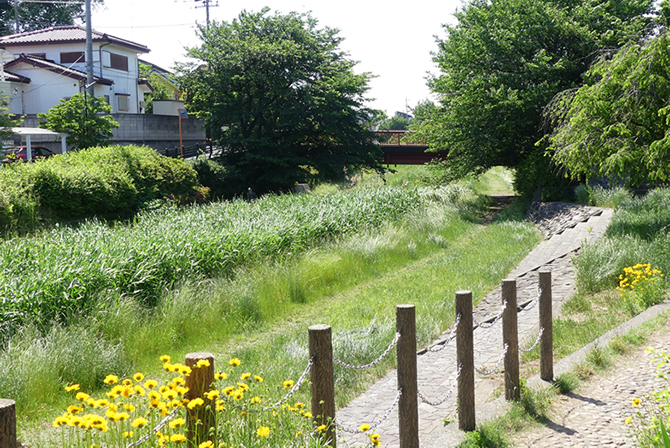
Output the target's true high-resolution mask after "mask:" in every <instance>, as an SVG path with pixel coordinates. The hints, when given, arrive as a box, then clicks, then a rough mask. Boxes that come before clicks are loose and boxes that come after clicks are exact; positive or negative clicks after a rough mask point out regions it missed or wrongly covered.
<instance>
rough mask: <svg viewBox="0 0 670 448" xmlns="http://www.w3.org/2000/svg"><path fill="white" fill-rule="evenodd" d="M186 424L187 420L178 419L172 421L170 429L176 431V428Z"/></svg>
mask: <svg viewBox="0 0 670 448" xmlns="http://www.w3.org/2000/svg"><path fill="white" fill-rule="evenodd" d="M185 424H186V420H184V419H183V418H176V419H174V420H172V421H171V422H170V423H169V424H168V425H169V426H170V428H172V429H175V428H176V427H178V426H184V425H185Z"/></svg>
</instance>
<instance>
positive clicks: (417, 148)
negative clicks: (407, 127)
mask: <svg viewBox="0 0 670 448" xmlns="http://www.w3.org/2000/svg"><path fill="white" fill-rule="evenodd" d="M374 132H375V134H376V135H377V142H378V143H379V145H380V146H381V147H382V150H384V163H385V164H386V165H387V166H388V165H423V164H425V163H428V162H430V161H432V160H444V159H446V157H447V154H448V153H446V152H426V150H427V149H428V145H426V144H424V143H421V142H417V141H414V140H412V138H411V135H412V134H411V133H410V132H409V131H374Z"/></svg>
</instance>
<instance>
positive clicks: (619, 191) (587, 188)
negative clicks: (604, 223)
mask: <svg viewBox="0 0 670 448" xmlns="http://www.w3.org/2000/svg"><path fill="white" fill-rule="evenodd" d="M575 195H576V196H577V202H578V203H580V204H584V205H594V206H596V207H609V208H617V207H619V206H620V205H621V204H623V203H624V202H626V201H629V200H631V199H632V198H633V195H632V194H631V192H630V191H628V190H627V189H625V188H623V187H613V188H603V187H601V186H599V185H595V186H591V185H588V184H581V185H579V186H578V187H577V188H576V190H575Z"/></svg>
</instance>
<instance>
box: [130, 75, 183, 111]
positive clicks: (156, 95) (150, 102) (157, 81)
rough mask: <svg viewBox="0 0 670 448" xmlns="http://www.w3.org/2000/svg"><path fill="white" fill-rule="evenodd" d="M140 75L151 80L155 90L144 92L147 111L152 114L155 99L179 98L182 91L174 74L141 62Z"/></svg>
mask: <svg viewBox="0 0 670 448" xmlns="http://www.w3.org/2000/svg"><path fill="white" fill-rule="evenodd" d="M139 66H140V77H142V78H146V79H148V80H149V83H150V84H151V87H153V91H152V92H150V93H145V94H144V101H145V103H146V106H145V107H146V113H148V114H152V113H153V110H154V109H153V107H154V100H179V99H180V97H181V92H180V90H179V86H178V84H177V81H176V79H174V77H173V76H171V75H168V74H165V73H163V72H162V71H158V70H157V69H155V68H154V67H153V66H152V65H149V64H143V63H141V62H140V63H139Z"/></svg>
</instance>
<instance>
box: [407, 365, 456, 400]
mask: <svg viewBox="0 0 670 448" xmlns="http://www.w3.org/2000/svg"><path fill="white" fill-rule="evenodd" d="M462 367H463V365H462V364H461V365H459V366H458V372H456V378H454V383H453V384H452V385H451V388H450V389H449V392H447V395H445V396H444V398H442V399H441V400H440V401H436V402H432V401H428V399H426V397H424V396H423V394H422V393H421V391H419V390H417V393H418V394H419V398H421V401H422V402H424V403H426V404H428V405H430V406H433V407H438V406H440V405H442V404H444V402H445V401H447V400H448V399H449V397H451V394H453V393H454V389H455V388H456V385H457V384H458V378H459V377H460V376H461V368H462Z"/></svg>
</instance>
